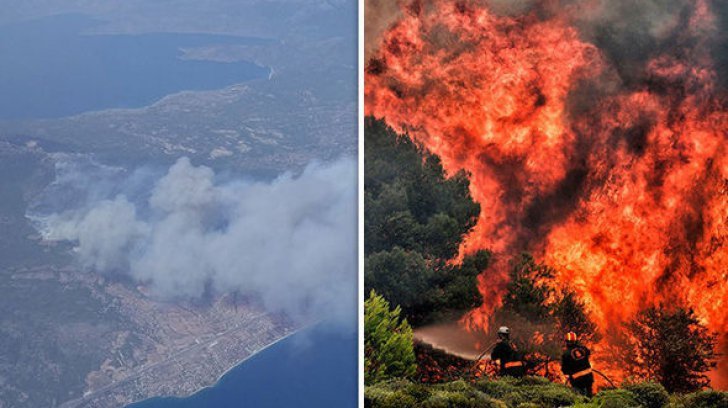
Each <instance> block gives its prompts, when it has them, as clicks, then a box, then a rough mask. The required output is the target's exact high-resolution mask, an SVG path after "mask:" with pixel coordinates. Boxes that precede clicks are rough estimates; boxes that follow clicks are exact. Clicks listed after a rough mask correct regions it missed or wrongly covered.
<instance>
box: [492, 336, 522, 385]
mask: <svg viewBox="0 0 728 408" xmlns="http://www.w3.org/2000/svg"><path fill="white" fill-rule="evenodd" d="M510 337H511V330H510V329H509V328H508V327H505V326H503V327H501V328H499V329H498V342H497V343H496V345H495V347H493V351H492V352H491V353H490V359H491V360H493V361H495V360H498V361H499V362H500V371H499V373H500V375H501V376H506V375H507V376H510V377H516V378H520V377H523V376H524V375H525V374H526V369H525V368H526V367H525V366H524V364H523V361H521V359H520V358H519V356H518V351H517V350H516V348H515V346H514V345H513V344H512V343H511V341H510Z"/></svg>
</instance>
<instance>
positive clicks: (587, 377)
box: [561, 332, 594, 398]
mask: <svg viewBox="0 0 728 408" xmlns="http://www.w3.org/2000/svg"><path fill="white" fill-rule="evenodd" d="M589 354H590V352H589V349H588V348H586V346H583V345H582V344H580V343H579V341H578V339H577V337H576V333H574V332H569V333H566V351H564V354H563V355H562V356H561V371H562V372H563V373H564V375H566V377H567V378H568V379H569V383H570V384H571V386H572V387H573V388H574V389H575V390H577V391H578V392H580V393H581V394H583V395H586V396H587V397H590V398H591V396H592V386H593V385H594V374H592V368H591V363H589Z"/></svg>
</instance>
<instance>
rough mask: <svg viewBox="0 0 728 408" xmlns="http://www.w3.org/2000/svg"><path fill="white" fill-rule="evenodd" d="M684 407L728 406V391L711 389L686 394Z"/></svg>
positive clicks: (727, 407)
mask: <svg viewBox="0 0 728 408" xmlns="http://www.w3.org/2000/svg"><path fill="white" fill-rule="evenodd" d="M685 408H728V392H725V391H723V392H721V391H712V390H711V391H698V392H694V393H692V394H688V395H686V396H685Z"/></svg>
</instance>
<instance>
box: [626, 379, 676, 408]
mask: <svg viewBox="0 0 728 408" xmlns="http://www.w3.org/2000/svg"><path fill="white" fill-rule="evenodd" d="M624 389H625V390H627V391H630V392H632V393H633V394H634V395H635V399H636V400H637V402H638V403H640V404H641V405H642V406H643V407H645V408H663V407H664V406H665V405H667V403H668V401H669V400H670V394H668V392H667V390H665V387H663V386H662V384H660V383H655V382H643V383H636V384H628V385H626V386H625V387H624Z"/></svg>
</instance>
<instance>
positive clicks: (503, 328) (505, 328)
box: [498, 326, 511, 336]
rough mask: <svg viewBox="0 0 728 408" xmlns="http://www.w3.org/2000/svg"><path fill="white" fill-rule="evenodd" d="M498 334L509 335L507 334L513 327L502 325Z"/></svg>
mask: <svg viewBox="0 0 728 408" xmlns="http://www.w3.org/2000/svg"><path fill="white" fill-rule="evenodd" d="M498 334H500V335H505V336H507V335H509V334H511V329H509V328H508V327H506V326H501V327H500V328H499V329H498Z"/></svg>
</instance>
